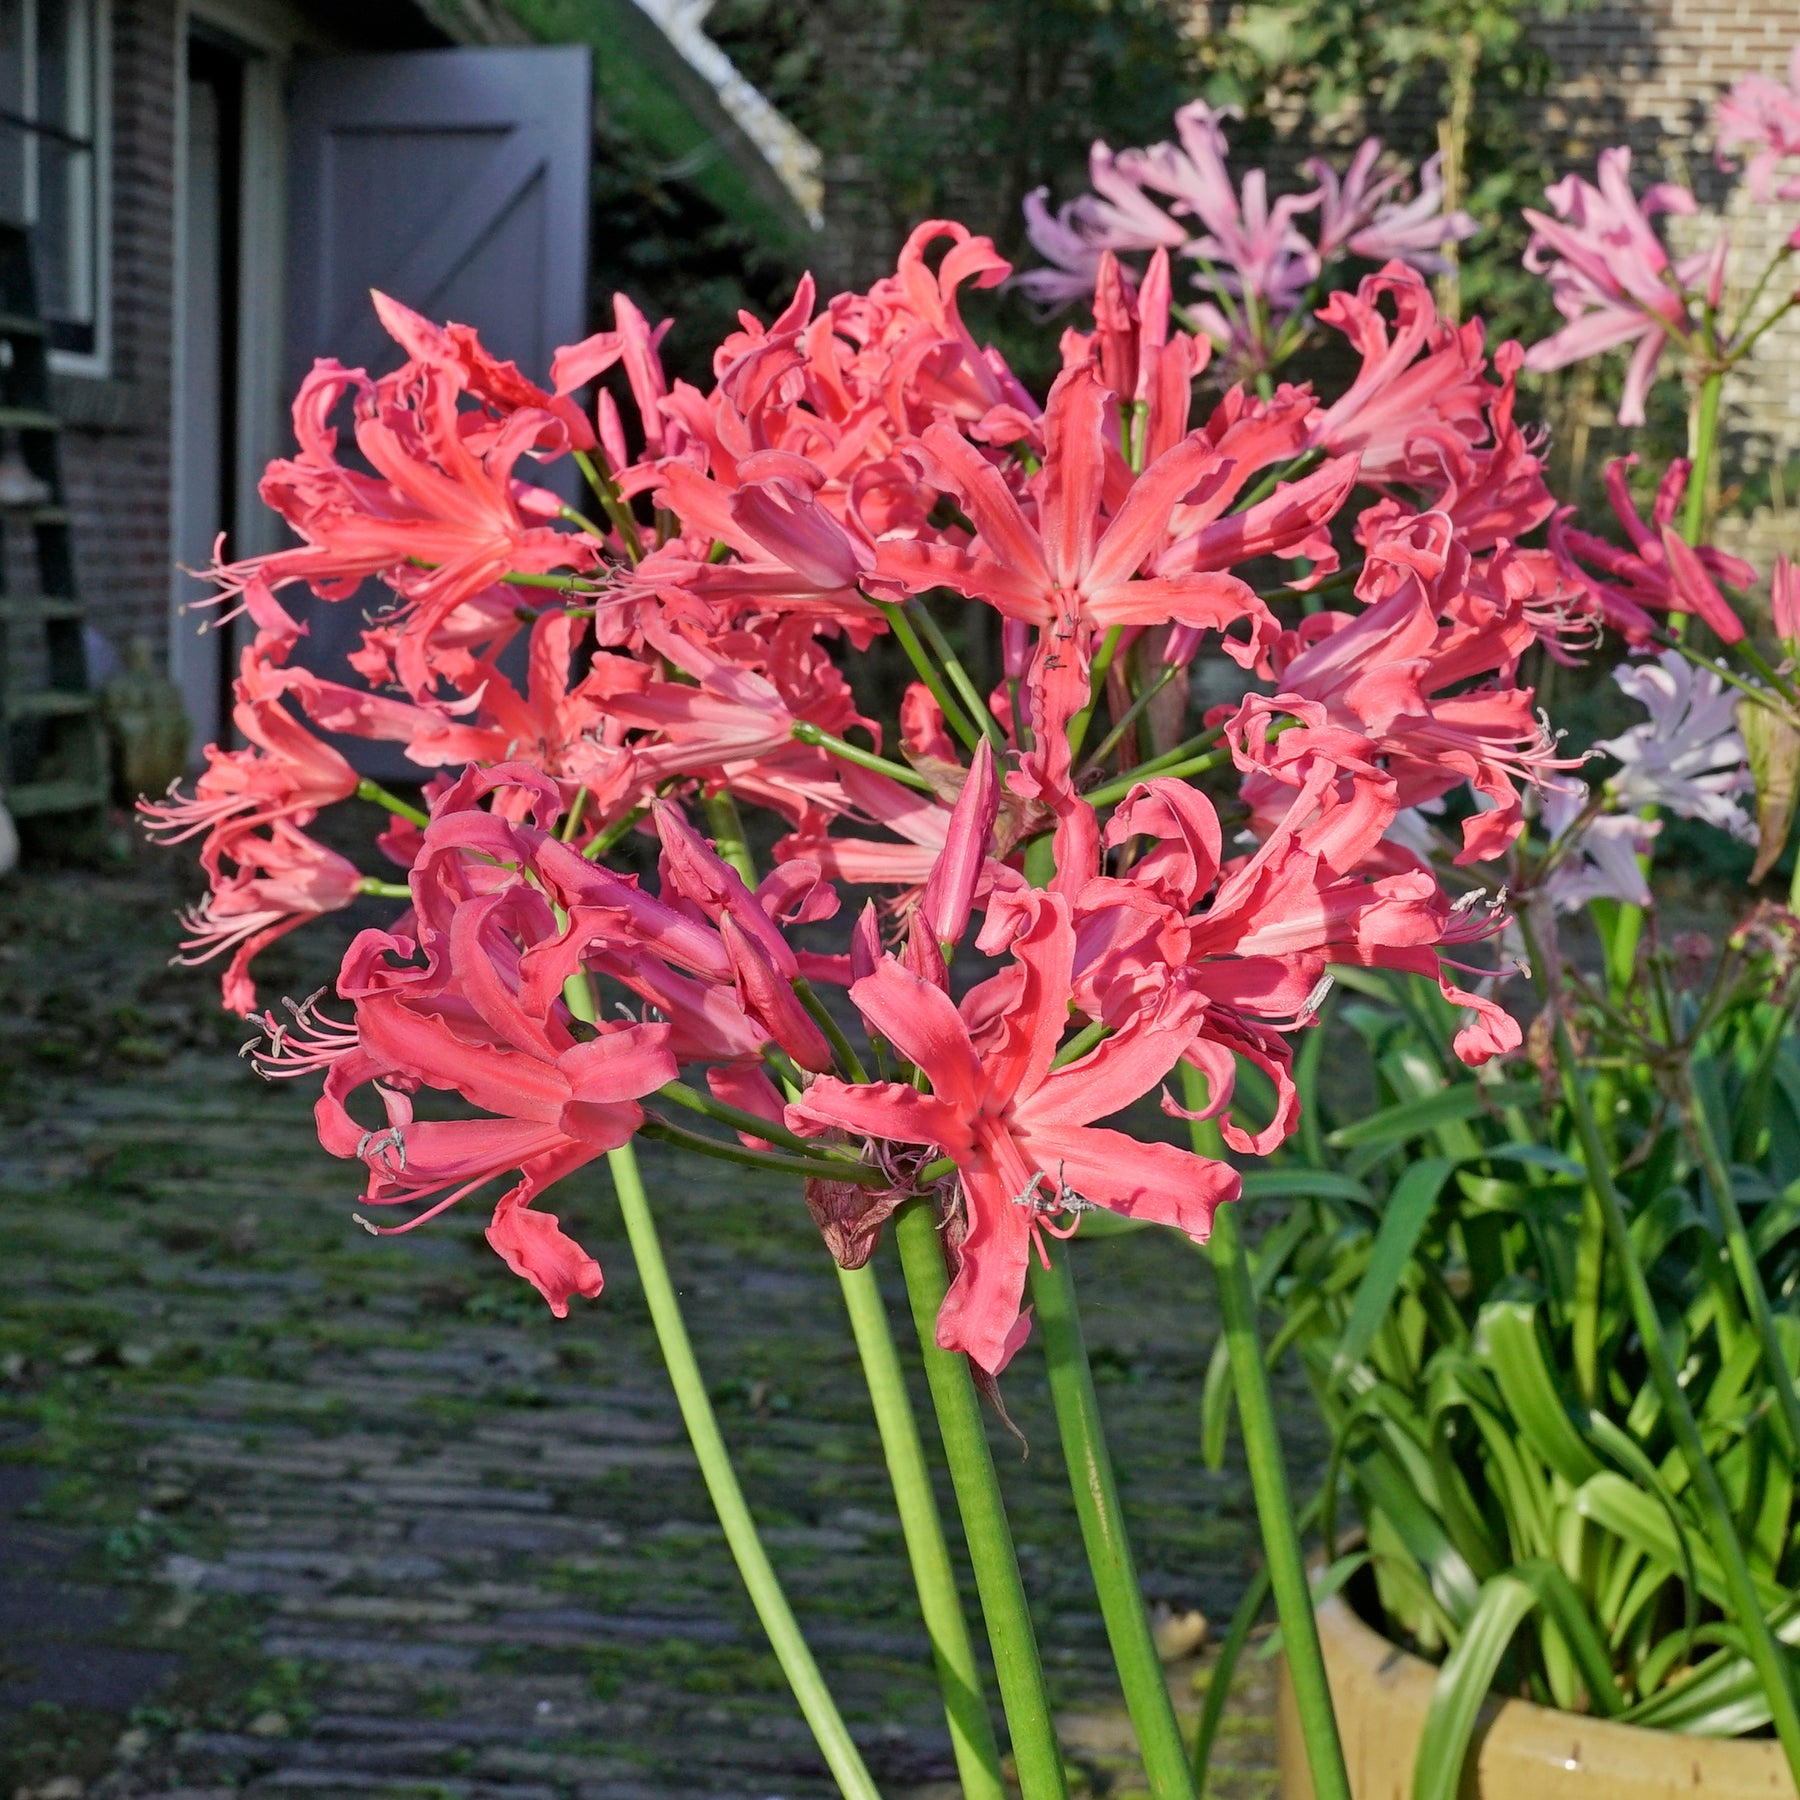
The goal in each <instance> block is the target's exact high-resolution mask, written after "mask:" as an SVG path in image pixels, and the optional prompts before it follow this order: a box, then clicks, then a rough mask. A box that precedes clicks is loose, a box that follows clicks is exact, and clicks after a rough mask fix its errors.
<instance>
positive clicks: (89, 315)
mask: <svg viewBox="0 0 1800 1800" xmlns="http://www.w3.org/2000/svg"><path fill="white" fill-rule="evenodd" d="M104 9H105V0H0V218H4V219H6V220H7V221H9V222H10V223H14V224H23V225H26V226H29V227H30V228H31V237H32V252H33V261H34V263H35V265H36V269H37V280H38V305H39V308H40V309H41V311H42V312H43V315H44V318H45V320H46V321H47V322H48V324H49V327H50V343H51V347H52V349H53V350H54V351H56V352H59V353H60V354H59V355H58V356H57V359H56V360H57V362H58V363H59V364H63V365H66V366H68V367H70V368H72V369H79V370H83V371H86V372H97V371H98V365H99V363H100V360H101V358H102V355H103V352H104V348H105V346H104V342H103V335H104V334H103V330H102V326H103V320H104V316H105V294H104V291H103V290H104V287H105V272H106V256H105V240H104V235H103V228H104V220H103V218H102V211H103V203H104V152H105V93H106V89H105V84H104V73H105V70H104V53H105V42H104V38H105V10H104Z"/></svg>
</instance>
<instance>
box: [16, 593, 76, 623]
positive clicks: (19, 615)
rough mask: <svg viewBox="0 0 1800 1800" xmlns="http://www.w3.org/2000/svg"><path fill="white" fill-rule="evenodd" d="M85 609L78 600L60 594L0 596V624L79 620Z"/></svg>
mask: <svg viewBox="0 0 1800 1800" xmlns="http://www.w3.org/2000/svg"><path fill="white" fill-rule="evenodd" d="M84 611H85V608H84V607H83V606H82V604H81V602H80V601H79V600H68V599H65V598H64V597H63V596H62V595H60V594H0V623H4V622H5V621H7V620H11V619H40V620H43V621H44V622H45V623H49V622H50V621H52V620H57V619H79V618H80V617H81V616H82V614H83V612H84Z"/></svg>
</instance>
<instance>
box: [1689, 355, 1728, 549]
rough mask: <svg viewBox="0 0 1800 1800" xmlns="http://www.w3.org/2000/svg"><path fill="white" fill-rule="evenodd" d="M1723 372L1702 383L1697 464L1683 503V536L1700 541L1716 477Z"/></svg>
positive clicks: (1697, 417) (1696, 436)
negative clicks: (1708, 492) (1710, 488)
mask: <svg viewBox="0 0 1800 1800" xmlns="http://www.w3.org/2000/svg"><path fill="white" fill-rule="evenodd" d="M1724 387H1725V377H1724V375H1723V374H1722V373H1719V374H1712V375H1708V376H1707V377H1706V379H1705V380H1704V381H1702V382H1701V383H1700V393H1699V397H1698V398H1697V399H1696V400H1695V402H1694V466H1693V468H1692V470H1691V471H1690V472H1689V474H1688V486H1687V493H1686V495H1685V496H1684V497H1683V499H1682V504H1681V535H1682V537H1683V538H1684V539H1685V540H1686V541H1687V542H1688V543H1690V544H1698V543H1699V542H1700V538H1701V535H1702V533H1703V532H1704V531H1705V530H1706V489H1707V486H1708V484H1709V483H1710V481H1711V480H1712V460H1713V450H1714V448H1715V447H1716V446H1717V444H1718V441H1719V399H1720V396H1721V394H1722V393H1723V391H1724Z"/></svg>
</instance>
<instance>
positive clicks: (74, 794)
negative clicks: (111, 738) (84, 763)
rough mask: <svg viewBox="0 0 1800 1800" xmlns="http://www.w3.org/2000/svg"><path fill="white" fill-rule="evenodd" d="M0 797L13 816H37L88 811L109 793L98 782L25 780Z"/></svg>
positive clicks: (30, 817) (29, 817) (36, 817)
mask: <svg viewBox="0 0 1800 1800" xmlns="http://www.w3.org/2000/svg"><path fill="white" fill-rule="evenodd" d="M0 798H3V799H4V800H5V803H6V810H7V811H8V812H10V813H11V814H12V816H13V817H14V818H15V819H41V818H43V817H45V816H46V815H48V814H51V813H73V812H89V811H92V810H93V809H94V808H96V807H102V806H104V805H105V804H106V803H107V801H108V800H109V799H110V798H111V796H110V795H109V794H108V792H107V788H106V784H105V783H104V782H99V781H26V782H22V783H21V784H20V785H19V786H18V787H16V788H10V789H8V790H7V792H6V794H5V795H4V796H0Z"/></svg>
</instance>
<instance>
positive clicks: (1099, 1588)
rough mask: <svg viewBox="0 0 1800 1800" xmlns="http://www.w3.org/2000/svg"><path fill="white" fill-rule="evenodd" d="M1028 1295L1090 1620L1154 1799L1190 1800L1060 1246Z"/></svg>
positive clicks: (1187, 1771)
mask: <svg viewBox="0 0 1800 1800" xmlns="http://www.w3.org/2000/svg"><path fill="white" fill-rule="evenodd" d="M1031 1297H1032V1299H1033V1300H1034V1301H1035V1302H1036V1304H1037V1318H1038V1325H1039V1327H1040V1329H1041V1330H1042V1331H1043V1334H1044V1360H1045V1363H1046V1364H1047V1366H1048V1368H1049V1373H1050V1399H1051V1403H1052V1404H1053V1406H1054V1407H1055V1409H1056V1425H1057V1429H1058V1431H1059V1432H1060V1433H1061V1434H1062V1445H1063V1459H1064V1461H1065V1462H1067V1464H1068V1465H1069V1486H1070V1487H1071V1488H1072V1489H1073V1490H1074V1494H1075V1513H1076V1517H1077V1518H1078V1519H1079V1520H1080V1521H1081V1541H1082V1543H1083V1545H1084V1546H1085V1548H1086V1550H1087V1559H1088V1567H1089V1568H1090V1569H1091V1570H1092V1571H1093V1575H1094V1591H1095V1593H1096V1594H1097V1595H1098V1596H1099V1600H1100V1615H1101V1617H1102V1618H1103V1619H1104V1620H1105V1621H1106V1637H1107V1642H1108V1643H1109V1644H1111V1646H1112V1654H1113V1663H1114V1666H1115V1667H1116V1668H1117V1669H1118V1671H1119V1685H1120V1686H1121V1687H1122V1688H1123V1689H1124V1692H1125V1709H1126V1711H1127V1712H1128V1713H1129V1714H1130V1716H1131V1728H1132V1730H1133V1731H1134V1732H1135V1733H1136V1734H1137V1741H1138V1753H1139V1755H1140V1756H1141V1757H1142V1758H1143V1762H1144V1774H1145V1777H1146V1778H1147V1780H1148V1781H1149V1783H1150V1792H1151V1794H1152V1795H1153V1796H1155V1800H1194V1774H1193V1770H1192V1769H1191V1768H1190V1767H1189V1766H1188V1755H1187V1748H1186V1746H1185V1745H1184V1744H1183V1743H1182V1741H1181V1728H1180V1727H1179V1726H1178V1725H1177V1724H1176V1723H1175V1708H1174V1707H1173V1706H1172V1705H1171V1704H1170V1702H1169V1684H1168V1681H1167V1679H1166V1678H1165V1677H1164V1675H1163V1668H1162V1658H1161V1657H1160V1656H1158V1655H1157V1654H1156V1640H1155V1639H1154V1638H1153V1637H1152V1636H1151V1635H1150V1621H1149V1619H1148V1618H1147V1617H1146V1616H1145V1613H1144V1596H1143V1591H1142V1590H1141V1589H1140V1588H1139V1586H1138V1577H1137V1565H1136V1563H1135V1562H1134V1560H1133V1558H1132V1554H1131V1540H1130V1538H1129V1537H1128V1536H1127V1535H1126V1531H1125V1514H1124V1511H1123V1509H1122V1508H1121V1507H1120V1505H1119V1487H1118V1483H1117V1481H1116V1480H1114V1478H1113V1466H1112V1457H1111V1455H1110V1454H1109V1453H1108V1451H1107V1447H1106V1434H1105V1431H1104V1430H1103V1428H1102V1426H1101V1422H1100V1400H1099V1396H1098V1395H1097V1394H1096V1393H1095V1392H1094V1375H1093V1370H1092V1369H1091V1368H1090V1367H1089V1365H1088V1354H1087V1345H1086V1343H1085V1341H1084V1340H1083V1337H1082V1331H1081V1314H1080V1312H1079V1311H1078V1310H1077V1308H1076V1304H1075V1279H1074V1275H1073V1274H1072V1272H1071V1271H1070V1268H1069V1253H1068V1251H1067V1249H1066V1248H1063V1249H1061V1250H1060V1253H1059V1254H1058V1255H1057V1257H1056V1259H1055V1260H1054V1262H1052V1264H1051V1265H1050V1267H1049V1268H1047V1269H1046V1268H1045V1267H1044V1266H1043V1264H1042V1263H1041V1262H1039V1261H1035V1260H1034V1261H1033V1263H1032V1265H1031Z"/></svg>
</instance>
